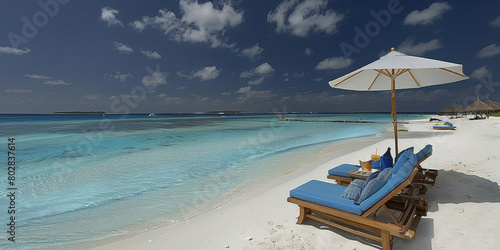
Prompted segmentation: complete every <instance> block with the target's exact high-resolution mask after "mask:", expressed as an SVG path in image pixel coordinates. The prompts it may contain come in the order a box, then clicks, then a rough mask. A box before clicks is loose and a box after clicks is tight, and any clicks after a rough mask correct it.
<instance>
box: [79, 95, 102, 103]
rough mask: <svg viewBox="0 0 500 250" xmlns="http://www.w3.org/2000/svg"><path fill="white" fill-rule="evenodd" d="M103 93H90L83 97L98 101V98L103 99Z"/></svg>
mask: <svg viewBox="0 0 500 250" xmlns="http://www.w3.org/2000/svg"><path fill="white" fill-rule="evenodd" d="M101 95H102V94H88V95H84V96H83V99H85V100H87V101H97V100H101Z"/></svg>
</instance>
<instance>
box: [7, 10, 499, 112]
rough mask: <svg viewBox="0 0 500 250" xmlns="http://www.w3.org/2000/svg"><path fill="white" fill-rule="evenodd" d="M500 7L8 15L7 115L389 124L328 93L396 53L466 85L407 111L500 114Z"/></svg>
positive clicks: (418, 101) (421, 95)
mask: <svg viewBox="0 0 500 250" xmlns="http://www.w3.org/2000/svg"><path fill="white" fill-rule="evenodd" d="M499 34H500V3H499V2H498V1H494V0H489V1H480V2H477V1H460V2H459V1H448V2H438V1H415V0H413V1H408V0H399V1H398V0H389V1H346V0H335V1H326V0H307V1H305V0H280V1H264V0H253V1H251V0H233V1H230V0H215V1H202V0H199V1H194V0H180V1H165V0H163V1H156V0H150V1H118V0H115V1H98V0H88V1H77V0H39V1H29V2H28V1H2V3H1V8H0V69H1V74H0V113H52V112H54V111H76V110H82V111H90V110H101V111H106V112H110V113H140V112H147V113H149V112H155V113H161V112H203V111H211V110H242V111H249V112H272V111H288V112H294V111H295V112H310V111H313V112H360V111H389V110H390V94H389V93H388V92H387V91H382V92H357V91H347V90H339V89H332V88H330V86H329V85H328V81H330V80H333V79H335V78H337V77H340V76H342V75H345V74H347V73H349V72H351V71H353V70H356V69H358V68H360V67H362V66H364V65H366V64H368V63H371V62H372V61H375V60H377V59H378V58H379V57H380V56H382V55H384V54H385V53H387V52H388V51H390V48H391V47H395V48H396V50H398V51H400V52H403V53H406V54H410V55H415V56H423V57H428V58H432V59H438V60H443V61H449V62H454V63H459V64H462V65H463V66H464V73H465V74H466V75H468V76H469V77H470V79H468V80H465V81H461V82H457V83H451V84H446V85H439V86H433V87H426V88H421V89H410V90H401V91H398V92H397V109H398V111H399V112H404V111H438V110H441V109H442V108H444V107H445V106H448V105H451V104H454V103H455V102H458V103H460V104H462V105H464V106H467V105H468V104H470V103H472V102H473V101H474V100H475V99H476V97H477V96H478V97H480V98H481V99H485V98H487V97H489V98H490V99H492V100H495V101H500V79H499V76H498V73H497V72H500V60H499V59H500V35H499Z"/></svg>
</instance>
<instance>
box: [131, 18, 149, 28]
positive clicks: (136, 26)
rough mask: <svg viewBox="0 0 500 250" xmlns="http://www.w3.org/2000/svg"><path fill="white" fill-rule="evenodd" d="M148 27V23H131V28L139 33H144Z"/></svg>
mask: <svg viewBox="0 0 500 250" xmlns="http://www.w3.org/2000/svg"><path fill="white" fill-rule="evenodd" d="M143 19H144V18H143ZM146 25H147V24H146V22H143V21H137V20H136V21H133V22H131V23H130V26H132V28H134V29H135V30H138V31H143V30H144V29H145V28H146Z"/></svg>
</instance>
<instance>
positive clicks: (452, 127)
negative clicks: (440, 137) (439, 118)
mask: <svg viewBox="0 0 500 250" xmlns="http://www.w3.org/2000/svg"><path fill="white" fill-rule="evenodd" d="M456 128H457V126H455V125H453V124H452V123H451V122H445V123H435V124H434V126H432V129H436V130H455V129H456Z"/></svg>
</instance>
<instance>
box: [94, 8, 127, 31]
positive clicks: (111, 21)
mask: <svg viewBox="0 0 500 250" xmlns="http://www.w3.org/2000/svg"><path fill="white" fill-rule="evenodd" d="M116 15H118V10H115V9H113V8H111V7H103V8H101V16H100V17H99V19H101V20H102V21H104V22H106V23H107V24H108V27H111V26H113V25H120V26H123V23H122V22H121V21H120V20H118V19H117V18H116Z"/></svg>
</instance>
